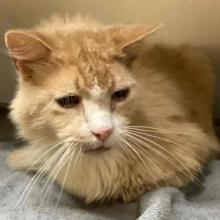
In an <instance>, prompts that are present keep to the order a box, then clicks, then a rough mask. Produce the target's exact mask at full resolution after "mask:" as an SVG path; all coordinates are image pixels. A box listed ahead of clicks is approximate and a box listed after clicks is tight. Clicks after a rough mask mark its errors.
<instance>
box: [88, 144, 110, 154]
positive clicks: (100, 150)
mask: <svg viewBox="0 0 220 220" xmlns="http://www.w3.org/2000/svg"><path fill="white" fill-rule="evenodd" d="M109 149H110V148H109V147H106V146H104V145H101V146H99V147H96V148H87V149H85V150H84V153H103V152H106V151H108V150H109Z"/></svg>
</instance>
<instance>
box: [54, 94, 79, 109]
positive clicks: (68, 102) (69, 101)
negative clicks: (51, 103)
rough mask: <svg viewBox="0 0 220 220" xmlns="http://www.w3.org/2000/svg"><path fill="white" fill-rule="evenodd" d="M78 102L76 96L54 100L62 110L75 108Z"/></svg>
mask: <svg viewBox="0 0 220 220" xmlns="http://www.w3.org/2000/svg"><path fill="white" fill-rule="evenodd" d="M80 101H81V99H80V97H79V96H76V95H72V96H64V97H62V98H58V99H56V102H57V104H58V105H59V106H61V107H63V108H73V107H76V106H77V105H79V103H80Z"/></svg>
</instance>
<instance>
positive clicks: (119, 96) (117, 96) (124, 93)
mask: <svg viewBox="0 0 220 220" xmlns="http://www.w3.org/2000/svg"><path fill="white" fill-rule="evenodd" d="M129 91H130V90H129V88H125V89H121V90H118V91H116V92H114V93H113V94H112V100H114V101H117V102H120V101H123V100H125V99H126V98H127V97H128V94H129Z"/></svg>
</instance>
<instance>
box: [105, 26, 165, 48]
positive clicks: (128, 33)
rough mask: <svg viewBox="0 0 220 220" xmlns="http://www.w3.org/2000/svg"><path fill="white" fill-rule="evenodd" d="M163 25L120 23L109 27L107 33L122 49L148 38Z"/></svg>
mask: <svg viewBox="0 0 220 220" xmlns="http://www.w3.org/2000/svg"><path fill="white" fill-rule="evenodd" d="M161 26H162V25H161V24H160V25H155V26H150V25H144V24H143V25H119V26H112V27H108V28H107V33H108V34H109V36H110V37H111V38H112V39H113V41H114V42H115V44H116V45H117V46H118V48H119V49H120V50H123V49H124V48H126V47H129V46H131V45H132V44H134V43H137V42H139V41H141V40H144V39H145V38H147V37H148V36H149V35H150V34H152V33H154V32H155V31H157V30H158V29H159V28H160V27H161Z"/></svg>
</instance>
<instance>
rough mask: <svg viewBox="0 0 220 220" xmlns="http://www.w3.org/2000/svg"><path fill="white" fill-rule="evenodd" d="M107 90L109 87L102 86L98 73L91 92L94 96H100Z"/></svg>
mask: <svg viewBox="0 0 220 220" xmlns="http://www.w3.org/2000/svg"><path fill="white" fill-rule="evenodd" d="M106 92H107V88H101V86H100V83H99V80H98V77H97V75H96V76H95V77H94V85H93V87H92V89H91V90H90V94H91V95H92V96H93V97H96V98H99V97H101V96H102V95H103V93H106Z"/></svg>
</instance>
